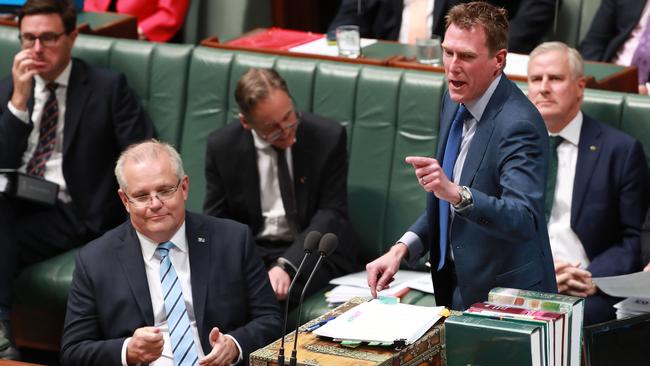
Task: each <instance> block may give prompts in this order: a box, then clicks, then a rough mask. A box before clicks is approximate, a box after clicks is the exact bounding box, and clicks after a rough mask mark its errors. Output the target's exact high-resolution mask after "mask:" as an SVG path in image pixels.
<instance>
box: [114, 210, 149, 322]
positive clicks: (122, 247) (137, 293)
mask: <svg viewBox="0 0 650 366" xmlns="http://www.w3.org/2000/svg"><path fill="white" fill-rule="evenodd" d="M122 227H123V228H124V235H123V236H122V238H121V239H122V240H121V241H120V242H119V243H118V244H117V250H116V252H117V257H118V259H119V262H120V266H121V268H122V271H123V272H124V273H123V274H124V276H125V277H126V279H127V281H128V282H129V286H130V290H131V293H132V295H133V298H134V299H135V301H136V302H137V304H138V309H139V310H140V315H142V318H143V319H145V322H146V324H150V325H153V324H154V319H153V306H152V305H151V296H149V283H148V282H147V274H146V273H145V270H144V260H143V259H142V250H141V248H140V241H139V240H138V237H137V235H136V234H135V230H134V229H133V226H131V223H130V222H129V223H127V224H124V225H123V226H122Z"/></svg>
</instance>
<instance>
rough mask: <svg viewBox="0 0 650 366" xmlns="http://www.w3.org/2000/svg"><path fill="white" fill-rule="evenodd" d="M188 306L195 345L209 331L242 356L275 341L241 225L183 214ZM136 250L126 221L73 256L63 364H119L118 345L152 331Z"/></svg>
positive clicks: (273, 309) (264, 278)
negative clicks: (230, 341) (230, 340)
mask: <svg viewBox="0 0 650 366" xmlns="http://www.w3.org/2000/svg"><path fill="white" fill-rule="evenodd" d="M185 232H186V236H187V244H188V248H189V256H190V273H191V285H192V301H193V306H194V314H195V317H196V326H197V327H198V331H199V337H200V339H201V346H202V347H203V350H204V351H205V353H206V354H207V353H208V352H210V350H211V349H212V347H211V346H210V342H209V339H208V336H209V334H210V330H211V329H212V328H213V327H219V330H220V331H221V332H222V333H224V334H230V335H231V336H233V337H234V338H235V339H236V340H237V342H238V343H239V345H240V346H241V348H242V352H243V363H242V364H243V365H248V355H249V354H250V353H251V352H252V351H254V350H256V349H258V348H261V347H263V346H265V345H266V344H268V343H270V342H272V341H273V340H275V339H277V338H279V336H280V309H279V306H278V303H277V301H276V299H275V295H274V294H273V290H272V289H271V285H270V283H269V280H268V275H267V274H266V270H265V269H264V265H263V264H262V260H261V259H260V257H259V255H257V253H256V250H255V242H254V241H253V237H252V235H251V233H250V230H249V229H248V227H247V226H245V225H242V224H239V223H236V222H234V221H231V220H226V219H218V218H214V217H208V216H204V215H197V214H192V213H189V212H188V213H187V216H186V219H185ZM153 325H154V319H153V310H152V305H151V298H150V296H149V286H148V284H147V277H146V273H145V267H144V260H143V258H142V250H141V248H140V242H139V240H138V237H137V235H136V232H135V230H134V228H133V226H132V225H131V222H130V221H127V222H125V223H124V224H122V225H120V226H118V227H117V228H115V229H114V230H111V231H109V232H107V233H106V234H105V235H103V236H102V237H100V238H99V239H97V240H95V241H92V242H90V243H89V244H88V245H86V246H84V247H83V248H81V249H80V250H79V252H78V253H77V257H76V261H75V272H74V276H73V280H72V286H71V288H70V294H69V296H68V306H67V314H66V319H65V327H64V329H63V338H62V340H61V360H62V364H64V365H120V364H121V361H120V355H121V349H122V344H123V343H124V340H125V339H126V338H127V337H130V336H131V335H133V332H134V331H135V330H136V329H137V328H140V327H144V326H153Z"/></svg>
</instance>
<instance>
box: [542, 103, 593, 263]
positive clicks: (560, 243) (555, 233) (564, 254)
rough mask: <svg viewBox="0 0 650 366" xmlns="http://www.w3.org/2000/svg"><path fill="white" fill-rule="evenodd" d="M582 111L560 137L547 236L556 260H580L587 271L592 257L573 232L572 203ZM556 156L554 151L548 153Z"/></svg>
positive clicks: (563, 130)
mask: <svg viewBox="0 0 650 366" xmlns="http://www.w3.org/2000/svg"><path fill="white" fill-rule="evenodd" d="M582 120H583V116H582V112H578V114H577V115H576V116H575V117H574V118H573V119H572V120H571V122H569V124H568V125H566V127H564V128H563V129H562V131H560V133H558V134H557V135H559V136H561V137H562V138H564V141H562V143H560V145H558V147H557V155H558V157H557V160H558V164H557V178H556V180H555V193H554V195H553V207H552V208H551V216H550V217H549V220H548V237H549V240H550V242H551V251H552V252H553V259H555V260H562V261H565V262H575V261H580V267H581V268H587V266H588V265H589V257H587V253H586V252H585V248H584V247H583V246H582V242H581V241H580V238H578V235H576V233H575V232H574V231H573V229H571V201H572V200H573V182H574V180H575V175H576V165H577V164H576V163H577V161H578V144H579V142H580V130H581V129H582ZM549 153H550V154H553V153H554V152H553V151H550V152H549Z"/></svg>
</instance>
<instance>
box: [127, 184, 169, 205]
mask: <svg viewBox="0 0 650 366" xmlns="http://www.w3.org/2000/svg"><path fill="white" fill-rule="evenodd" d="M180 185H181V179H180V178H179V179H178V183H176V185H175V186H173V187H169V188H165V189H163V190H162V191H158V192H155V193H153V194H151V193H149V194H143V195H140V196H135V197H129V196H128V195H127V194H126V192H124V195H125V196H126V199H127V201H129V202H130V203H131V204H132V205H133V206H135V207H139V208H144V207H147V206H151V204H152V203H153V199H154V198H157V199H158V201H160V202H165V201H167V200H169V199H171V198H172V197H174V193H176V191H178V187H180Z"/></svg>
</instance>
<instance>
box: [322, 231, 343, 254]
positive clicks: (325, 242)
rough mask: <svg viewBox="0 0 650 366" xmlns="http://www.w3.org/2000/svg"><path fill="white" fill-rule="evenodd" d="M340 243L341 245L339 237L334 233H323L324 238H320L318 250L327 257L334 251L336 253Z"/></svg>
mask: <svg viewBox="0 0 650 366" xmlns="http://www.w3.org/2000/svg"><path fill="white" fill-rule="evenodd" d="M338 245H339V238H338V237H337V236H336V235H334V234H332V233H327V234H325V235H323V238H322V239H321V240H320V243H318V252H319V253H320V255H322V256H323V257H327V256H329V255H331V254H332V253H334V251H335V250H336V247H337V246H338Z"/></svg>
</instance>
